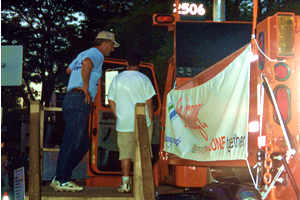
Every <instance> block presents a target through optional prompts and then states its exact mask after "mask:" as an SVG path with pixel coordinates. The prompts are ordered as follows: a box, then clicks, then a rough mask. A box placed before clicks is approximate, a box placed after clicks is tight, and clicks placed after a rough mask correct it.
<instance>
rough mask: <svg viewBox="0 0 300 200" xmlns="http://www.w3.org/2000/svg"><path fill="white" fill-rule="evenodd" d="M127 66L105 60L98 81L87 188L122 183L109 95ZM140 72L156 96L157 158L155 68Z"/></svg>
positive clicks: (155, 149)
mask: <svg viewBox="0 0 300 200" xmlns="http://www.w3.org/2000/svg"><path fill="white" fill-rule="evenodd" d="M126 66H127V62H126V60H118V59H112V58H110V59H105V62H104V64H103V76H102V78H101V79H100V80H99V85H98V93H97V96H96V98H95V104H94V108H93V113H92V117H91V119H90V122H91V124H90V138H91V149H90V151H89V156H88V162H87V170H88V172H87V176H88V177H87V179H86V184H87V185H88V186H118V185H119V184H120V183H121V175H120V174H121V172H120V171H121V166H120V162H119V157H118V155H119V153H118V151H117V143H116V132H115V119H114V116H113V113H112V111H111V109H110V108H109V106H108V100H107V92H108V89H109V85H110V83H111V81H112V79H113V77H114V76H116V75H117V74H118V73H120V72H122V71H123V70H125V69H126ZM139 71H140V72H142V73H144V74H145V75H147V76H148V77H149V79H150V80H151V81H152V84H153V86H154V88H155V90H156V94H157V95H156V96H155V98H154V101H153V104H154V110H155V112H154V115H155V116H154V130H153V140H152V147H153V153H154V155H155V152H158V151H159V145H158V144H159V132H160V121H159V115H160V112H161V100H160V93H159V89H158V84H157V79H156V75H155V72H154V66H153V64H150V63H142V65H141V66H140V69H139ZM156 155H157V153H156ZM154 159H155V158H154ZM156 159H157V156H156Z"/></svg>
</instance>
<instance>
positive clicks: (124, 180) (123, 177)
mask: <svg viewBox="0 0 300 200" xmlns="http://www.w3.org/2000/svg"><path fill="white" fill-rule="evenodd" d="M122 183H123V184H124V183H129V176H122Z"/></svg>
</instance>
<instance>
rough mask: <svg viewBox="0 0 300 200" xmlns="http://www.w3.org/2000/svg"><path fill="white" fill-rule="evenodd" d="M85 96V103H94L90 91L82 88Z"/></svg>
mask: <svg viewBox="0 0 300 200" xmlns="http://www.w3.org/2000/svg"><path fill="white" fill-rule="evenodd" d="M82 90H83V92H84V95H85V99H84V102H85V103H86V104H91V103H92V99H91V95H90V93H89V89H88V88H82Z"/></svg>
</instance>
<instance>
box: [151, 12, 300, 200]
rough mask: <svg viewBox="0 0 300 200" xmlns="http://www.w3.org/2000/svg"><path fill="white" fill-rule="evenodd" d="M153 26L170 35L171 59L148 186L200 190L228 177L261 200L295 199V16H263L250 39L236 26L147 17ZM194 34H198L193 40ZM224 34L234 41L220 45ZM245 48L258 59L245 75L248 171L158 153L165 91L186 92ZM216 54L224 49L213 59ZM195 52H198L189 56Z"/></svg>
mask: <svg viewBox="0 0 300 200" xmlns="http://www.w3.org/2000/svg"><path fill="white" fill-rule="evenodd" d="M160 20H161V21H160ZM153 22H154V25H163V26H167V27H168V30H169V31H173V33H174V52H173V53H174V55H173V57H172V58H171V59H170V62H169V66H168V67H169V70H168V76H167V80H166V85H165V94H164V98H163V109H162V115H161V116H162V117H161V123H162V126H163V127H162V133H161V144H160V147H161V149H160V150H161V152H160V159H159V161H158V162H157V163H156V165H155V166H154V175H155V178H154V180H155V185H156V186H158V185H159V184H160V183H168V184H172V185H176V186H179V187H202V186H204V185H206V184H207V183H208V182H209V181H210V180H211V179H216V180H220V179H223V180H224V179H226V177H228V178H232V177H234V178H235V179H239V180H240V181H242V180H241V179H243V178H245V176H247V178H248V182H250V183H252V184H253V185H255V188H256V189H257V190H258V191H259V192H260V194H261V196H262V199H271V200H277V199H278V200H279V199H286V197H287V196H288V198H289V199H293V200H294V199H295V200H296V199H299V198H300V193H299V188H300V167H299V166H300V156H299V148H300V132H299V130H300V91H299V86H298V83H299V82H300V71H299V69H298V67H297V66H298V65H300V46H299V45H297V44H300V16H295V15H294V14H293V13H277V14H275V15H274V16H270V17H268V18H266V19H265V20H263V21H262V22H260V23H258V25H257V27H256V31H255V33H254V34H255V37H254V35H253V36H251V28H253V27H252V26H251V24H250V25H249V24H247V23H241V22H212V21H191V20H182V19H180V18H179V17H178V15H159V14H155V15H154V16H153ZM189 25H190V29H189V28H188V26H189ZM211 25H212V26H219V27H218V28H219V30H223V31H222V34H221V35H220V37H221V39H220V38H218V37H215V38H216V40H214V39H211V37H210V36H211V35H214V34H215V33H214V32H210V33H207V32H205V31H206V30H208V29H210V26H211ZM232 25H233V26H232ZM198 26H200V28H198ZM227 26H229V27H230V26H231V28H228V27H227ZM198 29H199V30H201V31H198V32H197V30H198ZM213 30H214V28H212V31H213ZM227 30H228V31H229V32H230V30H232V31H237V32H239V33H241V34H240V35H238V36H237V37H236V34H234V35H235V36H234V37H235V38H234V40H235V41H228V40H230V39H231V38H230V36H227V35H226V34H227V33H226V31H227ZM184 31H189V33H183V32H184ZM202 31H203V32H204V33H202ZM193 34H194V36H193ZM229 34H230V33H229ZM252 34H253V33H252ZM195 35H196V36H197V37H196V36H195ZM206 37H208V38H206ZM191 38H192V40H191ZM222 38H223V40H222ZM247 38H248V39H247ZM251 38H252V40H251ZM224 40H225V41H224ZM250 41H251V44H252V49H253V52H254V53H257V55H258V59H257V60H256V61H253V62H252V63H251V69H250V100H249V101H250V102H249V104H250V105H249V116H248V128H249V132H248V152H249V155H248V161H249V163H246V162H245V161H243V160H232V161H206V162H202V161H201V162H199V161H193V160H187V159H182V158H179V157H178V156H176V155H173V154H170V153H166V152H164V143H165V132H164V130H165V128H166V127H165V125H166V124H165V123H166V117H167V116H166V112H167V111H166V110H167V94H168V93H169V91H170V90H172V89H173V88H174V87H175V88H176V90H184V89H190V88H194V87H196V86H199V85H201V84H203V83H205V82H207V81H208V80H210V79H211V78H213V77H214V76H216V75H217V74H218V73H219V72H221V71H222V70H223V69H224V68H225V67H226V66H227V65H228V64H229V63H231V62H232V61H233V60H234V59H235V58H236V57H237V55H239V54H240V52H242V51H243V50H244V49H245V47H243V46H244V45H245V44H247V43H250ZM207 42H208V43H209V44H208V45H209V46H213V45H219V46H216V47H215V49H213V48H212V50H211V49H209V48H207V49H201V48H199V47H200V46H205V43H207ZM228 42H229V43H228ZM217 43H221V44H217ZM185 45H186V46H189V47H188V48H185ZM222 47H223V48H228V49H225V51H224V52H221V51H222ZM197 48H198V49H199V50H195V49H197ZM216 52H217V53H216ZM190 54H193V55H190ZM216 54H218V55H216ZM220 54H222V55H220ZM195 55H197V56H195ZM201 56H202V57H201ZM211 56H215V57H218V56H219V57H218V58H216V59H215V60H210V61H207V62H206V63H205V57H211ZM198 57H200V58H198ZM254 58H255V57H254ZM193 59H194V60H196V62H203V63H201V66H204V67H202V68H197V66H193V64H192V62H189V61H191V60H192V61H193ZM197 59H199V60H197ZM205 64H206V65H205ZM196 74H197V75H196ZM212 112H213V111H212ZM250 129H251V130H250ZM249 171H252V172H254V171H255V172H254V173H252V176H250V175H251V173H249ZM249 174H250V175H249ZM247 178H246V179H247Z"/></svg>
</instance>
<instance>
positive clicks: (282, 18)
mask: <svg viewBox="0 0 300 200" xmlns="http://www.w3.org/2000/svg"><path fill="white" fill-rule="evenodd" d="M294 20H295V19H294V16H293V15H288V14H282V15H280V14H279V15H278V16H277V22H278V36H277V38H278V56H293V55H294V24H295V22H294Z"/></svg>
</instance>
